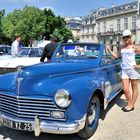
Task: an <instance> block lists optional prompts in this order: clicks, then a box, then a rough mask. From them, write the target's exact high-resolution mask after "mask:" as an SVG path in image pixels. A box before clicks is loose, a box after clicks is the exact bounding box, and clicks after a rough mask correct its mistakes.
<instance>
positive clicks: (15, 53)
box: [11, 35, 21, 57]
mask: <svg viewBox="0 0 140 140" xmlns="http://www.w3.org/2000/svg"><path fill="white" fill-rule="evenodd" d="M20 40H21V37H20V36H19V35H17V36H16V40H15V41H14V42H13V43H12V48H11V54H12V57H16V56H18V53H19V43H20Z"/></svg>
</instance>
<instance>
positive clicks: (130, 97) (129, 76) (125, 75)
mask: <svg viewBox="0 0 140 140" xmlns="http://www.w3.org/2000/svg"><path fill="white" fill-rule="evenodd" d="M123 42H124V46H123V48H121V59H122V63H121V68H122V75H121V78H122V86H123V90H124V94H125V97H126V100H127V106H125V107H123V108H122V110H123V111H124V112H129V111H132V110H134V105H135V102H136V100H137V98H138V79H140V74H139V73H138V72H137V68H140V65H137V64H136V61H135V54H136V53H138V54H140V47H138V46H136V45H133V43H132V39H131V31H130V30H124V32H123ZM106 49H107V50H108V51H109V52H110V53H111V55H112V56H113V57H114V58H119V57H120V56H119V54H116V53H114V52H112V51H111V49H110V47H109V46H108V45H107V46H106ZM130 84H131V88H132V89H131V91H132V94H131V93H130V88H129V87H130Z"/></svg>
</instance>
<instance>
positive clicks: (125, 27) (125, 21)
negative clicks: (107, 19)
mask: <svg viewBox="0 0 140 140" xmlns="http://www.w3.org/2000/svg"><path fill="white" fill-rule="evenodd" d="M124 29H125V30H126V29H128V18H124Z"/></svg>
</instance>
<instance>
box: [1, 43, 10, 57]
mask: <svg viewBox="0 0 140 140" xmlns="http://www.w3.org/2000/svg"><path fill="white" fill-rule="evenodd" d="M5 54H8V55H9V54H11V46H9V45H0V55H5Z"/></svg>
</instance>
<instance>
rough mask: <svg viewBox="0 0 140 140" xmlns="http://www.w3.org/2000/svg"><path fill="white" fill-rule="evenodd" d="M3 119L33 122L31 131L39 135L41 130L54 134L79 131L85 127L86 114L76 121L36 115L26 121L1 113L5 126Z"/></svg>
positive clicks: (0, 121)
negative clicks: (45, 118)
mask: <svg viewBox="0 0 140 140" xmlns="http://www.w3.org/2000/svg"><path fill="white" fill-rule="evenodd" d="M3 119H8V120H11V121H15V122H20V123H31V124H32V130H31V131H34V134H35V136H39V135H40V133H41V132H45V133H52V134H73V133H77V132H79V131H80V130H81V129H83V128H84V126H85V120H86V115H84V117H83V118H82V119H81V120H76V121H74V122H56V121H42V120H41V119H40V118H39V117H38V116H35V119H34V121H26V120H21V119H14V118H11V117H7V116H5V115H2V114H1V115H0V125H2V126H5V125H4V124H3V121H2V120H3ZM17 130H18V129H17ZM27 131H28V130H27Z"/></svg>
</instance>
